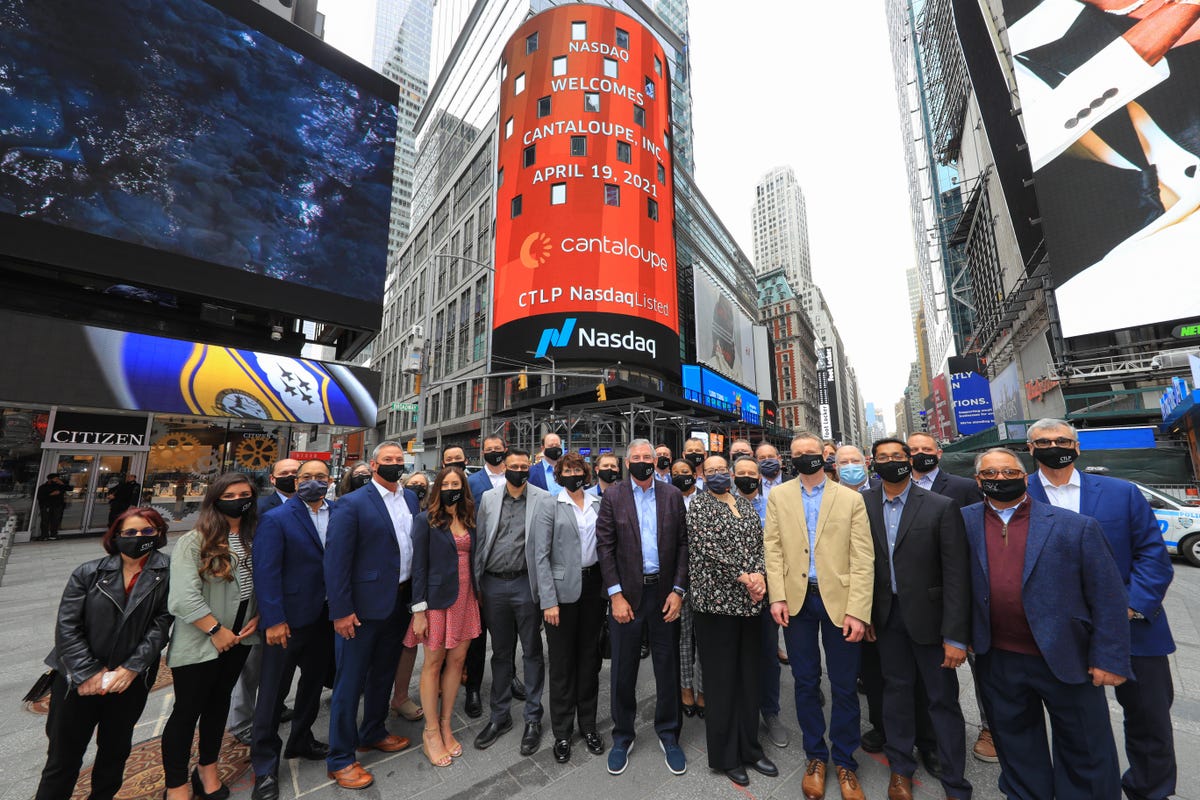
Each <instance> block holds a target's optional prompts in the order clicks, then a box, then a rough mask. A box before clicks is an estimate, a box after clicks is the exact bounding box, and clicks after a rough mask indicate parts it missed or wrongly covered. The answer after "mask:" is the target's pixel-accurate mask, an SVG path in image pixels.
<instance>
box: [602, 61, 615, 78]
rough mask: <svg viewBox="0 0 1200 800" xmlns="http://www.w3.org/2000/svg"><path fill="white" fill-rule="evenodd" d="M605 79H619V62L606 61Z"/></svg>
mask: <svg viewBox="0 0 1200 800" xmlns="http://www.w3.org/2000/svg"><path fill="white" fill-rule="evenodd" d="M604 77H606V78H615V77H617V60H616V59H615V58H606V59H604Z"/></svg>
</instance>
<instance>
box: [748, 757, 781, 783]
mask: <svg viewBox="0 0 1200 800" xmlns="http://www.w3.org/2000/svg"><path fill="white" fill-rule="evenodd" d="M747 766H748V767H750V769H752V770H754V771H755V772H757V773H758V774H759V775H766V776H767V777H768V778H778V777H779V767H777V766H775V762H774V761H772V760H771V759H769V758H767V757H766V756H763V757H762V758H760V759H759V760H758V761H755V762H754V763H753V764H747Z"/></svg>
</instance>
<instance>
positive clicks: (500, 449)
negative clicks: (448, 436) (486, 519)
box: [463, 436, 525, 719]
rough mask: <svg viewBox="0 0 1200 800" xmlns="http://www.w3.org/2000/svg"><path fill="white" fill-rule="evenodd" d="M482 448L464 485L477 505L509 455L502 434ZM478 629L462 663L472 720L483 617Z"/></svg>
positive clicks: (498, 484) (477, 712) (499, 485)
mask: <svg viewBox="0 0 1200 800" xmlns="http://www.w3.org/2000/svg"><path fill="white" fill-rule="evenodd" d="M482 449H483V452H482V456H483V469H481V470H479V471H478V472H476V473H473V474H472V475H471V477H469V478H467V486H468V487H469V488H470V490H471V497H473V498H474V499H475V507H476V508H478V507H479V502H480V498H482V497H483V495H484V494H486V493H487V492H490V491H491V490H492V489H503V488H504V486H505V485H506V484H507V482H508V481H507V480H506V479H505V477H504V473H505V469H504V457H505V456H506V455H508V443H507V442H505V441H504V437H502V436H488V437H487V438H485V439H484V440H483V448H482ZM479 611H480V614H481V615H482V614H483V608H482V607H480V609H479ZM480 630H481V631H482V632H481V633H480V634H479V635H478V636H476V637H475V638H474V639H472V640H471V646H470V647H468V648H467V660H466V662H465V663H464V665H463V666H464V668H465V669H466V673H467V682H466V684H465V686H466V697H465V698H464V700H463V711H465V712H466V713H467V716H468V717H471V718H472V719H477V718H479V717H480V716H481V715H482V714H483V698H482V697H481V696H480V694H479V691H480V687H482V686H483V671H484V669H485V667H486V665H487V624H486V623H484V622H482V619H481V628H480ZM514 656H515V653H514ZM516 674H517V671H516V668H515V667H514V668H513V675H514V676H515V675H516ZM517 688H518V687H517V681H516V679H515V678H514V680H513V689H514V690H515V689H517ZM524 694H525V686H524V684H521V686H520V691H519V692H516V691H514V693H513V696H514V697H516V698H517V699H519V700H523V699H524V697H523V695H524Z"/></svg>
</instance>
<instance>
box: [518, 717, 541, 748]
mask: <svg viewBox="0 0 1200 800" xmlns="http://www.w3.org/2000/svg"><path fill="white" fill-rule="evenodd" d="M541 745H542V723H540V722H526V723H525V733H523V734H522V735H521V755H523V756H531V755H533V754H534V753H536V752H537V749H538V748H539V747H541Z"/></svg>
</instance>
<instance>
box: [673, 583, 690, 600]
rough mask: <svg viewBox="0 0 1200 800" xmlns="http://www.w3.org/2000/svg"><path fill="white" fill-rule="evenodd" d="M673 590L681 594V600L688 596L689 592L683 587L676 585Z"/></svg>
mask: <svg viewBox="0 0 1200 800" xmlns="http://www.w3.org/2000/svg"><path fill="white" fill-rule="evenodd" d="M671 591H672V592H674V593H675V594H677V595H679V599H680V600H684V599H686V598H687V592H685V591H684V590H683V589H680V588H679V587H678V586H676V587H675V588H674V589H672V590H671Z"/></svg>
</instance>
